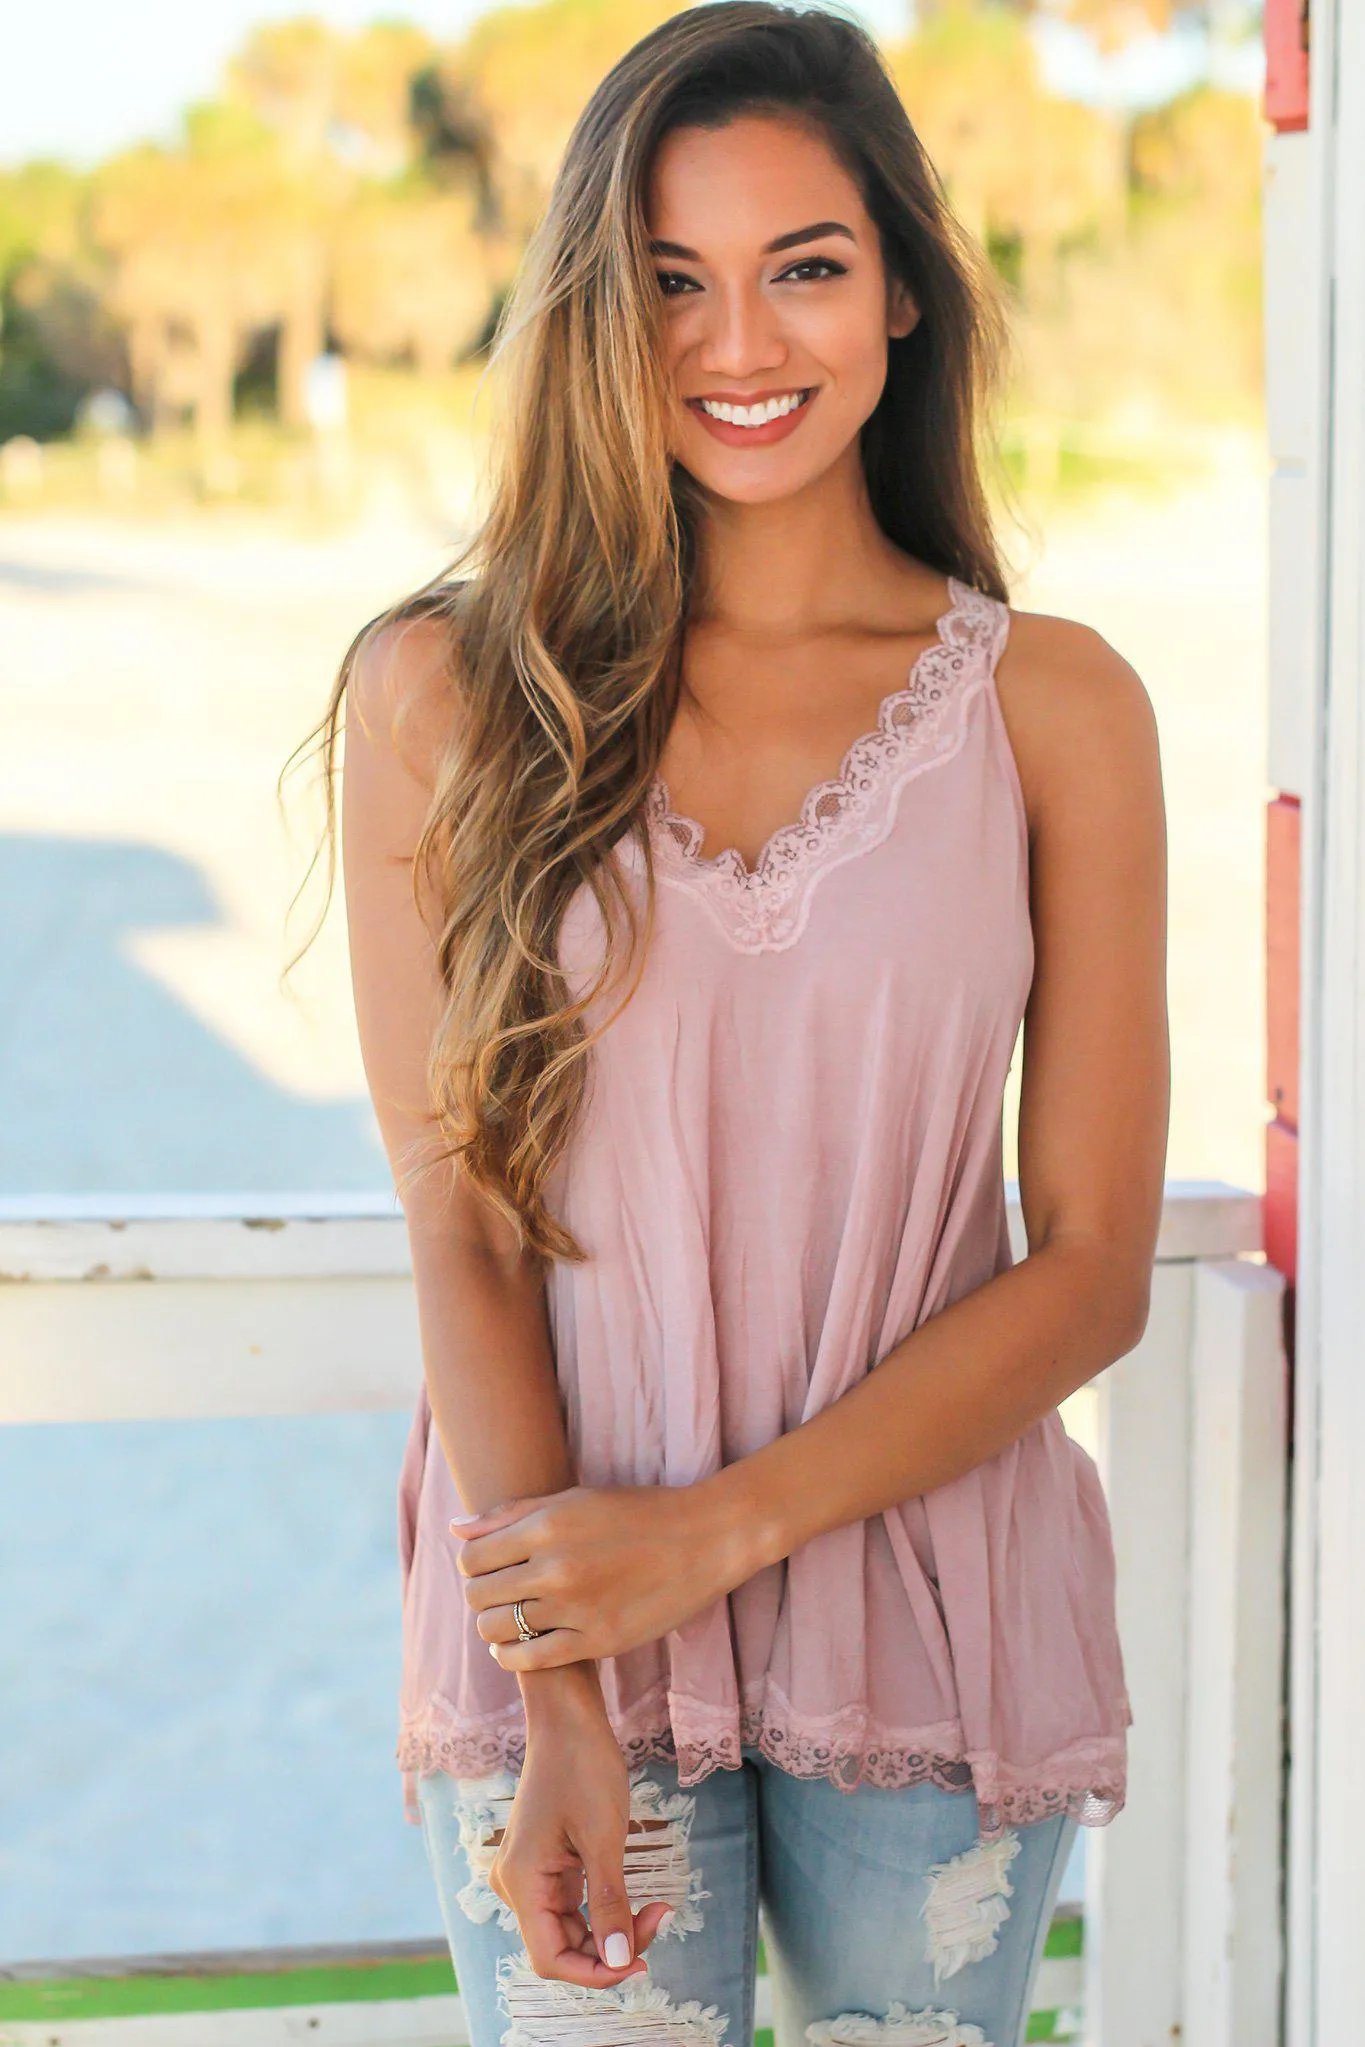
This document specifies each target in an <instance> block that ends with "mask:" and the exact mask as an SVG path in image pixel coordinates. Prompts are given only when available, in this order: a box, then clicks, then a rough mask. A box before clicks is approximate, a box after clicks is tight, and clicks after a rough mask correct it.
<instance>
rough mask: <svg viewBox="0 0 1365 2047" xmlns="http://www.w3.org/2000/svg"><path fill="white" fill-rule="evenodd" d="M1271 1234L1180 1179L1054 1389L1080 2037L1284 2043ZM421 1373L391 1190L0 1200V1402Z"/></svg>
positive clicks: (237, 1404) (378, 1383)
mask: <svg viewBox="0 0 1365 2047" xmlns="http://www.w3.org/2000/svg"><path fill="white" fill-rule="evenodd" d="M1010 1202H1011V1207H1010V1225H1011V1232H1012V1236H1013V1241H1014V1249H1015V1256H1016V1257H1019V1258H1022V1257H1023V1256H1024V1255H1026V1250H1027V1246H1026V1244H1025V1241H1024V1234H1023V1224H1022V1217H1021V1214H1020V1211H1019V1206H1018V1199H1017V1192H1016V1190H1015V1189H1013V1188H1011V1190H1010ZM1260 1242H1261V1218H1260V1200H1259V1197H1258V1196H1256V1195H1254V1194H1251V1193H1247V1192H1245V1191H1243V1190H1241V1189H1238V1188H1233V1187H1228V1186H1225V1185H1223V1184H1221V1183H1218V1182H1198V1183H1195V1182H1179V1181H1177V1182H1172V1183H1170V1184H1168V1186H1167V1189H1166V1201H1165V1208H1164V1212H1163V1218H1162V1226H1161V1235H1160V1241H1159V1245H1158V1250H1157V1267H1156V1272H1155V1276H1154V1286H1153V1295H1152V1312H1151V1317H1150V1320H1149V1323H1148V1327H1147V1331H1146V1334H1145V1335H1144V1337H1143V1339H1142V1342H1141V1343H1140V1344H1139V1345H1138V1347H1137V1348H1136V1349H1135V1350H1134V1351H1132V1352H1130V1353H1129V1355H1128V1356H1127V1357H1125V1358H1122V1359H1120V1360H1119V1362H1118V1363H1117V1364H1115V1365H1112V1366H1111V1367H1110V1368H1109V1369H1108V1370H1107V1371H1105V1372H1103V1373H1101V1374H1100V1375H1099V1377H1098V1378H1096V1379H1095V1380H1093V1381H1091V1382H1090V1384H1089V1385H1088V1386H1086V1387H1083V1388H1082V1389H1081V1390H1080V1391H1079V1392H1078V1393H1077V1394H1075V1395H1074V1396H1073V1397H1072V1398H1071V1400H1069V1401H1068V1402H1067V1403H1066V1405H1065V1407H1064V1409H1063V1413H1064V1416H1065V1419H1066V1422H1067V1426H1068V1427H1069V1428H1070V1429H1071V1430H1072V1432H1073V1433H1074V1434H1075V1435H1076V1436H1077V1438H1078V1439H1079V1440H1080V1441H1081V1442H1083V1443H1084V1444H1085V1446H1086V1448H1087V1449H1089V1450H1090V1451H1091V1452H1092V1454H1093V1455H1094V1456H1095V1458H1096V1460H1097V1462H1098V1465H1099V1468H1100V1473H1101V1476H1102V1478H1103V1481H1104V1485H1105V1490H1106V1494H1107V1497H1108V1502H1109V1511H1110V1516H1111V1520H1112V1524H1113V1529H1114V1540H1115V1547H1116V1551H1117V1556H1118V1598H1119V1626H1120V1633H1121V1637H1122V1642H1123V1648H1124V1658H1125V1664H1126V1667H1127V1671H1128V1678H1129V1689H1130V1692H1131V1695H1132V1700H1133V1711H1134V1716H1135V1717H1134V1724H1133V1726H1132V1728H1131V1730H1130V1736H1129V1741H1130V1778H1129V1792H1128V1803H1127V1806H1126V1807H1125V1810H1124V1811H1123V1812H1122V1813H1121V1814H1120V1815H1119V1816H1118V1818H1117V1819H1116V1820H1115V1821H1114V1822H1113V1823H1112V1825H1111V1826H1109V1827H1107V1828H1103V1829H1099V1830H1097V1831H1095V1832H1094V1833H1092V1834H1091V1835H1090V1836H1089V1837H1088V1841H1087V1855H1086V1870H1087V1880H1086V1901H1085V1928H1086V1931H1085V2010H1086V2032H1085V2038H1086V2042H1087V2047H1175V2043H1176V2042H1178V2041H1180V2040H1183V2041H1184V2042H1186V2043H1188V2047H1193V2043H1197V2047H1275V2043H1276V2041H1277V2037H1278V2017H1277V2014H1278V2001H1279V1982H1280V1976H1281V1924H1280V1921H1281V1913H1280V1903H1279V1898H1280V1811H1281V1797H1282V1782H1283V1755H1284V1747H1285V1742H1284V1727H1283V1714H1282V1704H1281V1699H1282V1682H1281V1672H1282V1666H1283V1638H1284V1619H1283V1587H1284V1581H1285V1572H1284V1548H1285V1542H1284V1532H1285V1516H1286V1499H1285V1493H1286V1471H1287V1426H1288V1424H1287V1413H1288V1408H1287V1394H1286V1383H1285V1381H1286V1366H1285V1357H1284V1349H1283V1341H1282V1334H1281V1317H1282V1293H1283V1282H1282V1280H1281V1278H1280V1275H1279V1274H1278V1273H1277V1272H1275V1271H1273V1270H1272V1269H1271V1268H1270V1267H1269V1266H1267V1265H1266V1264H1265V1263H1264V1262H1263V1261H1262V1260H1261V1258H1260V1256H1259V1246H1260ZM420 1374H421V1357H420V1350H419V1343H418V1332H417V1317H416V1311H415V1304H414V1299H413V1292H412V1284H411V1269H410V1263H409V1257H408V1245H407V1236H406V1230H405V1227H404V1222H403V1218H402V1215H401V1213H400V1212H399V1210H398V1208H397V1205H396V1203H395V1202H394V1200H393V1198H392V1197H391V1196H382V1195H375V1196H361V1195H326V1196H319V1195H298V1196H287V1195H279V1194H272V1195H263V1196H251V1197H247V1196H241V1195H222V1196H175V1197H166V1198H163V1199H157V1198H154V1197H147V1196H135V1197H134V1196H130V1197H128V1198H126V1199H120V1198H115V1197H110V1196H96V1197H90V1198H85V1199H61V1198H58V1197H53V1196H41V1197H34V1198H33V1199H32V1200H28V1201H16V1200H12V1199H11V1200H8V1201H5V1202H2V1203H0V1423H4V1422H63V1421H92V1420H100V1419H105V1420H114V1419H119V1420H125V1419H132V1418H144V1419H146V1418H162V1419H165V1418H170V1417H201V1418H203V1417H211V1416H226V1415H268V1414H320V1413H326V1412H338V1411H347V1410H356V1409H383V1408H410V1407H411V1405H412V1403H413V1401H414V1399H415V1397H416V1393H417V1389H418V1385H419V1383H420ZM384 2009H385V2010H386V2011H387V2010H389V2007H385V2008H384ZM378 2010H379V2008H378V2007H373V2006H372V2007H371V2008H370V2011H369V2013H368V2015H367V2023H366V2026H365V2029H364V2030H365V2035H366V2037H367V2038H370V2039H374V2040H378V2038H379V2034H378V2033H376V2031H375V2025H376V2023H377V2013H378ZM241 2016H242V2017H243V2018H245V2016H246V2015H245V2014H242V2015H241ZM429 2016H430V2017H432V2018H435V2017H436V2016H437V2015H436V2014H434V2013H433V2014H431V2015H429ZM67 2030H72V2029H67ZM151 2030H155V2027H154V2024H153V2025H152V2027H151ZM435 2030H436V2032H437V2033H439V2031H440V2028H439V2025H438V2026H437V2027H436V2029H435ZM380 2031H381V2032H384V2033H385V2037H386V2039H388V2040H390V2042H391V2043H396V2042H398V2041H399V2040H400V2039H403V2040H410V2039H415V2038H417V2037H418V2034H419V2033H420V2034H421V2035H423V2036H424V2037H425V2036H427V2035H428V2034H430V2033H431V2031H432V2029H431V2027H430V2025H429V2024H423V2023H422V2022H421V2015H420V2014H419V2013H417V2012H416V2011H409V2012H407V2013H406V2014H405V2015H402V2016H401V2018H395V2019H394V2021H393V2025H392V2028H391V2029H387V2030H386V2028H385V2027H381V2028H380ZM149 2037H150V2034H149Z"/></svg>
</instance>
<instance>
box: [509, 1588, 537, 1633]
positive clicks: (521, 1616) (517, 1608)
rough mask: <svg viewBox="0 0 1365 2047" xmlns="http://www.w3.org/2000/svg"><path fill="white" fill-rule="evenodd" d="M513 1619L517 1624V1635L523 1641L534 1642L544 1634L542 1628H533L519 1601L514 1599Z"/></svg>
mask: <svg viewBox="0 0 1365 2047" xmlns="http://www.w3.org/2000/svg"><path fill="white" fill-rule="evenodd" d="M512 1618H513V1620H514V1621H515V1622H516V1624H517V1635H518V1637H519V1638H520V1640H521V1641H523V1642H534V1641H535V1640H536V1639H537V1637H538V1636H539V1635H540V1634H541V1633H542V1630H541V1629H540V1628H533V1627H532V1626H531V1623H530V1622H529V1621H528V1620H527V1618H526V1615H525V1613H524V1612H523V1611H522V1605H521V1601H520V1600H519V1599H514V1600H513V1601H512Z"/></svg>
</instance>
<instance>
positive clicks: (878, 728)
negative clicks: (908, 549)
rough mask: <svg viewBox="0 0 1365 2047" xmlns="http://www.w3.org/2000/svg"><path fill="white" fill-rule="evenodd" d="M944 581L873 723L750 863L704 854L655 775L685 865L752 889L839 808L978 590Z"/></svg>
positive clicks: (725, 850)
mask: <svg viewBox="0 0 1365 2047" xmlns="http://www.w3.org/2000/svg"><path fill="white" fill-rule="evenodd" d="M947 584H948V605H947V609H946V610H944V611H943V612H941V613H940V614H939V616H938V617H937V618H936V619H935V620H934V637H933V638H932V639H931V640H929V641H928V642H927V643H926V644H925V645H924V646H923V647H921V648H920V651H919V653H918V654H916V656H915V658H914V660H913V661H912V662H911V663H910V667H909V670H908V672H907V673H906V676H905V679H904V681H902V682H900V683H898V684H897V686H896V688H895V689H892V690H888V691H887V693H886V695H885V696H884V697H883V698H882V699H881V702H880V703H879V704H878V706H877V722H876V724H875V725H873V726H871V727H870V728H869V730H867V731H866V732H860V733H859V734H858V737H857V738H856V739H855V740H854V741H853V742H852V744H851V745H850V746H849V747H848V748H847V749H846V750H845V753H844V757H843V759H842V761H841V762H840V764H839V771H838V773H837V774H835V775H832V776H830V777H829V778H828V779H827V780H825V781H822V782H815V783H813V784H812V786H811V787H810V788H809V789H808V790H807V791H806V793H805V795H804V796H803V797H802V799H801V804H800V807H799V809H798V810H797V813H796V816H795V817H794V818H792V819H791V820H790V822H789V823H787V824H780V825H778V826H777V828H776V830H775V831H772V832H770V833H769V834H768V836H767V838H766V839H765V840H764V841H763V844H762V845H761V846H760V848H759V851H758V858H757V859H756V860H755V862H754V864H753V866H752V867H750V866H749V864H748V862H747V861H746V860H745V858H744V855H743V854H742V853H741V852H740V850H739V848H738V847H737V846H722V847H721V849H720V851H719V852H718V853H703V852H702V851H701V847H702V846H703V845H704V843H705V840H706V831H705V828H704V827H703V826H702V825H701V824H699V823H698V821H697V819H696V818H694V817H689V816H687V814H686V813H685V812H684V811H680V810H674V809H673V808H672V805H671V802H670V799H669V794H668V784H667V782H666V781H665V780H664V778H663V776H662V775H655V777H654V779H653V781H652V783H651V784H650V790H649V797H648V802H647V810H648V814H649V816H650V818H651V820H652V821H653V822H654V823H655V824H656V825H658V826H660V827H661V828H663V829H665V830H667V831H668V833H669V835H670V838H671V840H672V842H673V844H674V846H675V847H676V848H677V850H678V852H679V854H680V855H681V857H682V858H683V859H684V860H685V861H686V862H687V863H688V865H689V866H692V867H695V868H697V869H699V870H700V872H702V873H703V874H716V873H725V874H728V875H730V876H731V877H732V878H733V880H734V881H735V882H736V883H737V884H738V885H739V886H741V887H743V888H752V887H753V886H755V884H758V883H761V881H762V879H763V877H764V875H765V874H766V873H768V872H770V871H771V869H772V866H773V862H774V858H775V856H776V853H777V852H778V850H779V849H780V847H781V845H782V843H783V842H784V841H785V840H787V839H791V838H804V837H806V836H808V835H809V833H810V831H811V829H812V827H813V826H816V825H817V824H818V822H819V812H820V810H821V807H822V805H827V806H829V807H830V809H831V810H837V808H838V807H839V805H840V801H841V799H842V798H843V797H844V796H845V795H846V794H847V792H848V791H849V790H850V788H851V787H852V785H853V783H854V781H855V778H856V775H857V771H858V764H859V761H860V759H861V758H862V757H863V756H864V755H865V754H866V753H867V751H868V749H869V748H871V747H875V746H876V745H877V744H878V742H879V741H880V739H881V737H882V735H883V734H884V733H885V732H887V731H888V730H889V728H890V726H891V723H892V721H893V718H894V715H895V712H896V710H897V708H898V706H899V705H901V703H902V702H907V703H908V702H912V701H913V700H914V697H915V693H916V688H917V685H918V684H919V682H920V681H921V679H922V676H923V674H924V671H925V670H926V669H927V668H928V667H929V665H930V661H931V657H932V656H936V655H938V654H940V653H942V652H943V651H944V649H945V648H946V647H947V646H948V644H949V640H948V634H949V629H950V627H951V625H952V623H953V621H954V620H955V619H956V617H957V615H958V613H959V612H960V611H961V610H962V608H963V605H964V603H965V602H966V601H967V600H968V599H969V598H970V597H971V596H973V595H976V594H979V593H976V592H973V591H972V590H971V588H970V586H969V585H967V584H965V583H962V582H959V580H958V578H957V577H956V576H953V575H949V576H948V578H947Z"/></svg>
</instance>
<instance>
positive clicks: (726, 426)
mask: <svg viewBox="0 0 1365 2047" xmlns="http://www.w3.org/2000/svg"><path fill="white" fill-rule="evenodd" d="M816 389H817V387H816V386H809V387H806V397H805V399H804V401H803V403H802V404H800V405H797V406H794V407H793V408H792V410H791V411H790V412H784V413H783V414H782V415H781V416H780V417H779V418H777V419H770V420H766V421H765V422H764V424H763V425H762V426H736V425H735V423H734V421H733V420H729V419H717V418H716V417H715V415H714V414H713V413H710V412H705V411H703V409H702V404H701V400H700V399H699V398H689V399H688V400H687V401H686V403H687V409H688V411H689V412H690V413H691V414H692V416H693V418H694V419H698V420H700V421H701V424H702V425H703V426H704V427H706V428H707V430H708V431H709V432H710V433H713V434H714V435H715V437H716V439H717V440H718V441H723V442H724V443H725V445H726V447H727V448H769V447H771V446H772V444H773V442H774V441H784V440H785V439H786V438H787V435H788V434H791V433H795V431H796V429H797V427H798V426H800V424H801V422H802V420H803V419H804V418H805V416H806V414H807V413H808V412H809V411H810V409H811V406H812V405H813V404H814V403H815V398H816ZM706 395H707V396H708V397H709V396H710V393H709V392H708V393H707V394H706ZM757 399H758V394H755V397H754V399H752V400H749V401H744V400H742V399H736V400H735V401H734V402H735V403H736V404H742V403H745V402H749V403H757Z"/></svg>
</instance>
